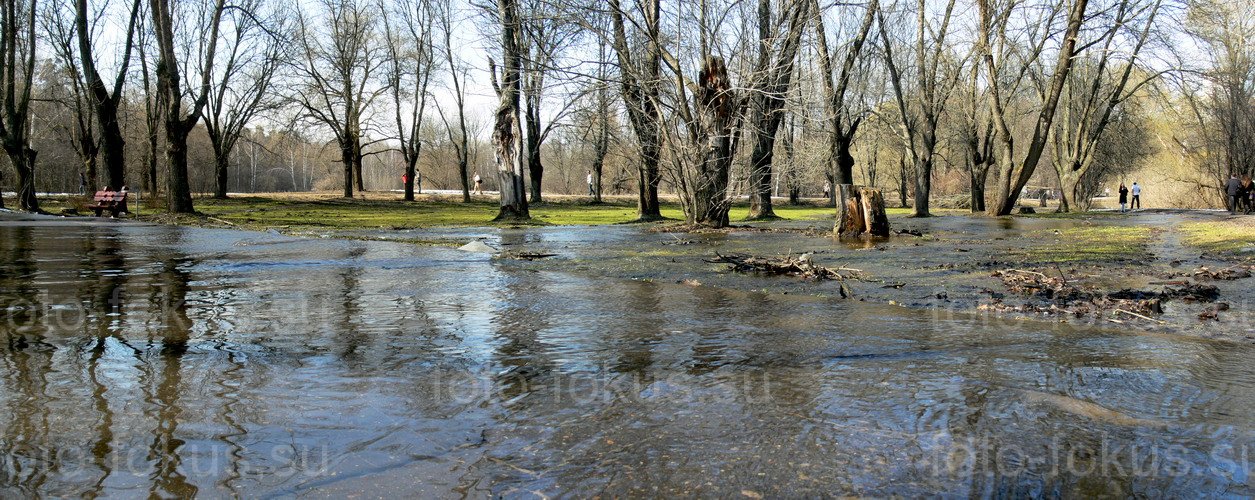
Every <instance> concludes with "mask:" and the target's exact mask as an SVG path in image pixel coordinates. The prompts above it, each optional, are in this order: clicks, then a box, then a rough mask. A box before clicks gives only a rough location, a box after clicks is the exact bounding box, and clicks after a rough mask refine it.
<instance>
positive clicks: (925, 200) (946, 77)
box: [876, 0, 962, 217]
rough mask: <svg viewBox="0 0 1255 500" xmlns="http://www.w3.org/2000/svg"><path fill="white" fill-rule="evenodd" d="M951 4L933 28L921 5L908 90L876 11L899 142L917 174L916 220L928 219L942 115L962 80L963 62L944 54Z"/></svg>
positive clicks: (922, 2)
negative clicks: (895, 113) (897, 122)
mask: <svg viewBox="0 0 1255 500" xmlns="http://www.w3.org/2000/svg"><path fill="white" fill-rule="evenodd" d="M954 5H955V0H949V1H948V2H946V6H945V9H944V11H943V13H942V16H941V20H940V24H939V25H937V26H934V25H933V23H932V22H931V20H930V19H929V15H928V9H927V7H928V5H927V2H926V1H925V0H919V3H918V4H917V5H916V12H915V43H914V44H913V51H914V56H915V57H914V65H913V66H914V67H913V68H911V69H912V70H913V74H912V75H911V76H910V78H911V80H912V81H914V82H915V85H914V87H912V89H911V90H910V91H909V93H908V90H907V89H906V84H907V78H908V76H907V75H905V74H904V72H903V71H902V68H901V67H900V66H899V61H896V60H895V59H894V54H893V45H894V43H893V40H891V39H890V33H891V30H890V28H889V27H888V26H886V24H885V17H884V11H883V9H878V10H877V11H876V16H877V20H878V21H879V24H880V38H881V41H882V42H883V43H884V47H882V49H883V50H884V54H885V66H886V67H887V68H888V70H889V81H890V82H891V83H892V84H893V94H894V97H895V101H896V104H897V111H898V116H899V118H900V119H901V131H900V134H901V136H902V142H903V144H904V146H905V147H906V150H907V155H909V156H910V159H911V164H912V166H913V167H914V171H915V210H914V215H915V216H916V217H928V216H929V215H931V213H930V211H929V197H930V195H931V191H932V175H933V162H934V161H935V158H936V154H937V146H938V142H939V140H938V135H937V129H938V127H939V125H940V122H941V119H942V116H943V114H944V112H945V109H946V106H947V103H948V102H949V101H950V95H951V94H952V93H953V91H954V89H955V88H956V87H957V84H958V80H959V75H960V74H961V71H960V67H961V65H962V63H961V62H959V61H956V60H955V59H956V58H955V57H954V54H952V53H950V52H949V51H947V45H946V38H947V36H949V35H950V33H951V28H952V26H951V22H952V20H953V14H954Z"/></svg>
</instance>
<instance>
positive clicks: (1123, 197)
mask: <svg viewBox="0 0 1255 500" xmlns="http://www.w3.org/2000/svg"><path fill="white" fill-rule="evenodd" d="M1128 203H1129V188H1126V187H1124V183H1123V182H1121V183H1120V213H1124V212H1127V211H1128V209H1126V208H1125V206H1126V205H1127V204H1128Z"/></svg>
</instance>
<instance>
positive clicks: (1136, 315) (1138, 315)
mask: <svg viewBox="0 0 1255 500" xmlns="http://www.w3.org/2000/svg"><path fill="white" fill-rule="evenodd" d="M1116 312H1117V313H1124V314H1127V315H1129V316H1133V317H1134V318H1141V319H1144V320H1146V321H1154V322H1155V323H1159V324H1161V325H1162V324H1165V323H1167V322H1166V321H1160V320H1157V319H1155V318H1150V317H1146V316H1142V315H1141V314H1138V313H1135V312H1131V311H1125V310H1124V309H1116Z"/></svg>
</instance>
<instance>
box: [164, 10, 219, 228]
mask: <svg viewBox="0 0 1255 500" xmlns="http://www.w3.org/2000/svg"><path fill="white" fill-rule="evenodd" d="M150 5H151V8H152V22H153V31H154V33H155V34H156V37H155V38H156V41H157V69H156V73H157V97H158V98H157V109H158V110H159V112H160V113H161V116H162V118H163V119H162V122H163V123H162V124H163V126H164V128H165V131H166V162H167V164H168V167H169V172H170V175H169V177H168V178H167V180H168V182H169V190H170V191H169V206H168V207H167V208H168V210H169V211H170V212H171V213H193V212H194V211H195V208H194V207H193V205H192V189H191V185H190V184H189V182H188V175H187V136H188V134H190V133H191V132H192V129H193V128H194V127H195V126H196V122H199V121H200V118H201V113H202V112H203V111H204V109H205V102H206V101H207V100H208V99H209V90H210V88H211V83H212V80H211V77H212V75H213V65H214V60H215V58H216V57H217V48H218V28H219V26H220V24H221V21H222V12H223V10H224V8H225V6H226V2H225V0H213V2H212V3H209V2H201V3H198V4H195V5H193V7H198V8H199V9H198V10H199V11H198V12H183V11H175V10H174V9H172V2H171V1H170V0H150ZM176 12H178V13H179V14H180V15H192V16H196V19H197V22H196V25H195V26H188V28H189V29H192V30H196V34H195V35H191V34H187V33H184V34H183V35H184V36H193V37H197V38H198V40H197V42H196V43H193V45H194V46H196V47H198V48H200V50H199V51H198V52H199V54H193V55H197V56H199V57H197V59H198V60H197V63H198V65H199V67H200V73H201V81H200V85H199V88H197V89H191V88H189V89H184V88H183V83H182V80H183V77H185V76H190V71H188V70H187V69H185V67H184V66H180V64H179V58H178V52H177V46H176V39H175V36H174V29H175V26H176V25H183V22H186V18H184V19H182V20H181V21H182V22H180V21H176V20H175V17H174V15H175V13H176ZM181 68H182V69H181ZM180 73H184V74H180ZM184 104H188V109H187V112H186V113H184V110H183V106H184Z"/></svg>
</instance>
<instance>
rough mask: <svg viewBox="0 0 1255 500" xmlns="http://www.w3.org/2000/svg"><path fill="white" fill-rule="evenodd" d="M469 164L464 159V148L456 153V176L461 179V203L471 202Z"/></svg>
mask: <svg viewBox="0 0 1255 500" xmlns="http://www.w3.org/2000/svg"><path fill="white" fill-rule="evenodd" d="M469 163H470V162H468V161H467V158H466V146H463V147H462V150H461V151H460V152H459V153H458V176H459V177H461V179H462V203H470V202H471V172H470V165H469Z"/></svg>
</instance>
